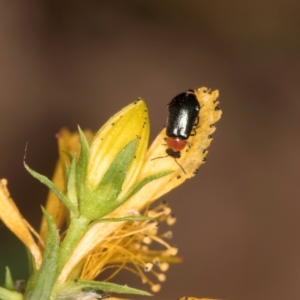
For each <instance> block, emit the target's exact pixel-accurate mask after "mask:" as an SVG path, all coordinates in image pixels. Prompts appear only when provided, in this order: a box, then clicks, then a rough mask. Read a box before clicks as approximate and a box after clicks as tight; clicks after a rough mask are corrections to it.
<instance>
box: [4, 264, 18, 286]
mask: <svg viewBox="0 0 300 300" xmlns="http://www.w3.org/2000/svg"><path fill="white" fill-rule="evenodd" d="M4 286H5V287H6V288H7V289H8V290H10V291H15V290H16V289H15V285H14V280H13V278H12V276H11V272H10V269H9V267H5V284H4Z"/></svg>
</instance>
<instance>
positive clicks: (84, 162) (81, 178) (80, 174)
mask: <svg viewBox="0 0 300 300" xmlns="http://www.w3.org/2000/svg"><path fill="white" fill-rule="evenodd" d="M78 131H79V137H80V143H81V150H80V155H79V159H78V162H77V167H76V184H77V190H78V191H80V190H81V187H82V185H83V184H85V183H86V173H87V166H88V163H89V150H90V148H89V143H88V141H87V139H86V137H85V134H84V133H83V132H82V130H81V128H80V127H79V126H78Z"/></svg>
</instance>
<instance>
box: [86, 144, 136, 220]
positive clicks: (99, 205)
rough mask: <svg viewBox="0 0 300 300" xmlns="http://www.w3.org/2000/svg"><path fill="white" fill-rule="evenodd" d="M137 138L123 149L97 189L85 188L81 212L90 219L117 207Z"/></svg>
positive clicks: (99, 216) (97, 217)
mask: <svg viewBox="0 0 300 300" xmlns="http://www.w3.org/2000/svg"><path fill="white" fill-rule="evenodd" d="M136 143H137V140H136V139H134V140H132V141H131V142H129V143H128V144H127V145H126V146H125V147H124V149H122V150H121V151H120V152H119V153H118V155H117V156H116V158H115V159H114V161H113V162H112V164H111V165H110V166H109V168H108V170H107V171H106V173H105V175H104V176H103V179H102V180H101V182H100V183H99V185H98V186H97V188H96V190H93V191H92V190H90V189H88V188H86V189H85V194H81V195H80V198H81V199H80V213H81V214H82V215H83V216H85V217H86V218H88V219H90V220H96V219H99V218H101V217H103V216H105V215H107V214H109V213H110V212H111V211H113V210H114V209H116V208H117V207H118V206H119V205H120V204H121V203H118V202H117V201H116V199H117V197H118V195H119V194H120V192H121V190H122V185H123V182H124V180H125V178H126V174H127V170H128V168H129V166H130V163H131V161H132V159H133V157H134V154H135V148H136Z"/></svg>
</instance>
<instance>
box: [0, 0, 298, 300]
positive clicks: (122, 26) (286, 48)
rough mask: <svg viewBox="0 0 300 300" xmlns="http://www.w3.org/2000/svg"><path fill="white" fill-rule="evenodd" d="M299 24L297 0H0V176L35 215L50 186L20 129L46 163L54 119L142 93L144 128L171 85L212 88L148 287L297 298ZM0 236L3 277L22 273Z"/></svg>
mask: <svg viewBox="0 0 300 300" xmlns="http://www.w3.org/2000/svg"><path fill="white" fill-rule="evenodd" d="M299 37H300V2H299V1H292V0H290V1H287V2H284V1H279V0H277V1H275V0H273V1H266V0H261V1H212V0H209V1H208V0H205V1H200V0H199V1H195V0H190V1H171V0H168V1H167V0H164V1H160V0H151V1H150V0H148V1H129V0H128V1H122V0H119V1H117V0H114V1H100V0H98V1H64V0H48V1H46V0H45V1H41V0H23V1H19V2H14V1H10V0H4V1H1V3H0V38H1V40H0V63H1V69H0V99H1V100H0V101H1V109H0V114H1V115H0V118H1V126H0V138H1V148H0V151H1V152H0V153H1V160H0V174H1V177H6V178H8V180H9V188H10V190H11V193H12V196H13V198H14V199H15V200H16V202H17V203H18V205H19V207H20V209H21V211H22V212H23V213H24V215H25V216H26V217H27V218H30V219H31V220H32V219H33V225H35V226H38V223H39V219H40V214H41V213H40V207H39V205H40V204H43V203H44V199H45V197H46V193H47V190H46V188H44V187H43V186H41V185H40V184H39V183H38V182H37V181H35V180H34V179H32V178H31V177H30V176H29V175H28V174H27V173H26V171H25V170H24V168H23V166H22V160H23V155H24V149H25V144H26V142H28V143H29V146H28V152H27V162H28V163H29V164H30V165H31V166H32V167H33V168H34V169H36V170H38V171H39V172H41V173H43V174H46V175H48V176H51V174H52V171H53V168H54V164H55V161H56V155H57V154H56V153H57V150H56V140H55V138H54V135H55V133H56V132H57V131H58V130H59V128H61V127H62V126H64V125H66V126H68V127H69V128H71V129H73V130H75V128H76V124H80V125H81V127H83V128H86V127H89V128H91V129H93V130H96V129H98V128H99V127H100V126H101V124H103V123H104V122H105V121H106V119H107V118H108V117H110V116H111V115H112V114H113V113H115V112H116V111H118V110H119V109H120V108H122V107H123V106H125V105H126V104H128V103H129V102H131V101H133V100H134V99H135V98H136V97H138V96H141V97H143V98H144V99H145V100H146V101H147V104H148V105H149V110H150V118H151V122H152V127H151V129H152V138H153V137H154V136H155V135H156V134H157V133H158V132H159V131H160V130H161V128H162V127H163V125H164V124H165V120H166V104H167V103H168V102H169V101H170V100H171V98H172V97H173V96H175V95H176V94H178V93H180V92H182V91H185V90H186V89H188V88H197V87H200V86H208V87H211V88H212V89H219V90H220V101H221V105H220V108H221V109H222V110H223V118H222V119H221V121H220V122H219V123H218V124H217V132H216V133H215V134H214V138H215V140H214V141H213V143H212V146H211V148H210V152H209V155H208V162H207V163H206V164H205V165H204V166H203V167H201V169H200V171H199V173H198V175H197V176H196V177H195V178H194V179H193V180H190V181H189V182H187V183H186V184H185V185H184V186H182V187H180V188H178V189H176V190H175V191H173V192H172V193H171V194H169V195H168V196H166V197H164V199H166V200H167V201H168V202H169V203H170V205H171V206H172V208H173V212H174V214H175V215H176V216H177V218H178V220H177V223H176V224H175V226H173V228H172V230H173V233H174V238H173V240H172V243H173V244H174V245H176V246H178V247H179V249H180V252H179V254H180V255H181V256H183V257H184V264H181V265H176V266H172V267H171V268H170V270H169V271H168V273H167V276H168V277H167V281H166V282H165V284H164V285H163V288H162V290H161V292H160V293H159V294H158V295H157V296H156V297H155V299H170V300H171V299H177V298H178V297H179V296H183V295H193V296H202V297H204V296H206V297H215V298H223V299H245V300H248V299H249V300H250V299H272V300H274V299H300V218H299V216H300V197H299V196H300V192H299V186H300V183H299V170H300V166H299V164H300V159H299V150H300V140H299V130H300V118H299V109H300V101H299V95H300V84H299V80H300V76H299V75H300V74H299V73H300V72H299V70H300V58H299V53H300V39H299ZM0 239H1V247H0V251H1V258H0V274H1V276H2V277H0V278H1V284H2V282H3V279H2V278H3V273H4V266H5V265H6V264H9V265H10V266H11V267H12V271H13V274H14V276H15V278H25V277H26V274H27V271H26V268H27V266H26V265H24V260H25V259H26V253H25V251H24V255H23V256H21V255H20V254H19V251H18V250H19V247H22V246H21V245H20V244H19V243H18V242H17V241H16V239H15V238H14V237H12V235H11V234H10V233H9V232H7V231H6V229H5V228H4V226H3V225H1V227H0ZM3 241H4V242H3ZM11 244H13V245H15V246H14V247H13V249H11ZM17 253H18V254H17ZM120 282H121V283H124V284H125V283H128V284H131V283H132V284H133V282H134V283H136V282H138V283H139V280H136V279H133V280H132V279H131V277H129V276H128V275H127V274H125V275H124V276H122V277H121V278H120ZM139 287H144V288H147V287H146V286H142V285H140V286H139Z"/></svg>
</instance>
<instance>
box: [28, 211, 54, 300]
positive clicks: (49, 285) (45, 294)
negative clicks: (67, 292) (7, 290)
mask: <svg viewBox="0 0 300 300" xmlns="http://www.w3.org/2000/svg"><path fill="white" fill-rule="evenodd" d="M42 210H43V213H44V215H45V217H46V220H47V224H48V232H47V239H46V246H45V253H44V259H43V263H42V265H41V268H40V269H39V271H38V272H37V273H36V274H35V276H33V277H31V278H30V280H29V282H28V286H27V289H26V295H27V298H28V299H30V300H41V299H50V295H51V292H52V289H53V285H54V282H55V279H56V277H57V259H58V249H59V234H58V230H57V227H56V224H55V222H54V220H53V218H52V216H51V215H50V214H49V213H48V212H47V211H46V210H45V209H43V208H42Z"/></svg>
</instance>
